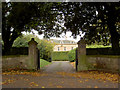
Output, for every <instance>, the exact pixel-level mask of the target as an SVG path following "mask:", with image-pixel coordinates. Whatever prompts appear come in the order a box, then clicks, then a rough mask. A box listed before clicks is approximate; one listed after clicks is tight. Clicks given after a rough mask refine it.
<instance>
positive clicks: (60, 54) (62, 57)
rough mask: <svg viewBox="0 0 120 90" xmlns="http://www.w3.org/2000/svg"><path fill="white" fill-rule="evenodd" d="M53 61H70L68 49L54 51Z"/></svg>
mask: <svg viewBox="0 0 120 90" xmlns="http://www.w3.org/2000/svg"><path fill="white" fill-rule="evenodd" d="M52 61H68V51H55V52H52Z"/></svg>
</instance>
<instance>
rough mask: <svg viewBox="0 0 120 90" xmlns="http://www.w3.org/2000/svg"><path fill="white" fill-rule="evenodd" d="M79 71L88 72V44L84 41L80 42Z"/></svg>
mask: <svg viewBox="0 0 120 90" xmlns="http://www.w3.org/2000/svg"><path fill="white" fill-rule="evenodd" d="M77 54H78V67H77V68H78V71H84V70H87V63H86V43H85V40H84V39H81V40H80V41H79V42H78V53H77Z"/></svg>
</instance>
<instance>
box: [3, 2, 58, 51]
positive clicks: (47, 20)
mask: <svg viewBox="0 0 120 90" xmlns="http://www.w3.org/2000/svg"><path fill="white" fill-rule="evenodd" d="M56 4H57V3H56ZM53 6H54V4H53V3H45V2H41V3H37V2H24V3H23V2H21V3H20V2H8V3H6V2H3V3H2V39H3V42H4V49H5V51H6V52H7V51H9V50H10V48H11V47H12V44H13V42H14V40H15V39H16V38H17V37H19V36H20V35H21V32H22V31H31V30H32V29H35V30H38V31H39V34H41V33H42V30H45V31H48V32H49V31H50V30H51V29H52V28H53V26H54V25H55V21H56V16H57V12H56V11H55V10H54V9H53ZM46 34H49V33H46ZM56 34H57V31H56Z"/></svg>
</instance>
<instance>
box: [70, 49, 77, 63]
mask: <svg viewBox="0 0 120 90" xmlns="http://www.w3.org/2000/svg"><path fill="white" fill-rule="evenodd" d="M68 58H69V61H70V62H72V61H75V58H76V48H75V49H73V50H71V51H69V52H68Z"/></svg>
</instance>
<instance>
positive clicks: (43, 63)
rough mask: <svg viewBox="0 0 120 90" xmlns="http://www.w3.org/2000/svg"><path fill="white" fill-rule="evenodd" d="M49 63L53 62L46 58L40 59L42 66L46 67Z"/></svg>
mask: <svg viewBox="0 0 120 90" xmlns="http://www.w3.org/2000/svg"><path fill="white" fill-rule="evenodd" d="M48 64H51V62H48V61H46V60H44V59H40V68H42V67H45V66H46V65H48Z"/></svg>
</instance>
